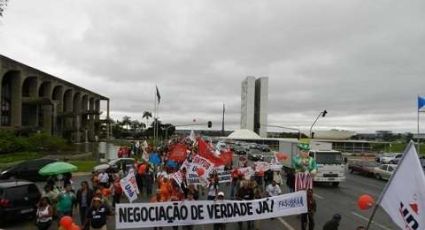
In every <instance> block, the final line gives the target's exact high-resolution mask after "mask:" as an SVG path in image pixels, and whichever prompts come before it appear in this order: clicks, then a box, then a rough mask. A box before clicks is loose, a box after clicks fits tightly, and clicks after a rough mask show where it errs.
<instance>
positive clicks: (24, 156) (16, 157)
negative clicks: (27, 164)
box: [0, 152, 44, 164]
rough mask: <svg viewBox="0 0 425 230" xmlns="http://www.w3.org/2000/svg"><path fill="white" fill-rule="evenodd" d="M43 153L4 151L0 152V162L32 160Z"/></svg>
mask: <svg viewBox="0 0 425 230" xmlns="http://www.w3.org/2000/svg"><path fill="white" fill-rule="evenodd" d="M43 156H44V155H43V154H41V153H36V152H18V153H6V154H0V164H8V163H13V162H19V161H27V160H33V159H37V158H41V157H43Z"/></svg>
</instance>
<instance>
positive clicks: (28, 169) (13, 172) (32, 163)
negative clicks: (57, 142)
mask: <svg viewBox="0 0 425 230" xmlns="http://www.w3.org/2000/svg"><path fill="white" fill-rule="evenodd" d="M53 162H56V160H52V159H37V160H29V161H25V162H22V163H19V164H17V165H15V166H12V167H10V168H8V169H5V170H3V171H2V172H1V173H0V179H2V180H4V179H9V178H16V179H23V180H29V181H44V180H46V179H47V177H46V176H41V175H40V174H39V173H38V171H39V170H40V169H41V168H43V167H44V166H45V165H47V164H50V163H53Z"/></svg>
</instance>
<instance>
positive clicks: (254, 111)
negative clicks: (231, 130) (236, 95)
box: [241, 77, 269, 137]
mask: <svg viewBox="0 0 425 230" xmlns="http://www.w3.org/2000/svg"><path fill="white" fill-rule="evenodd" d="M268 85H269V78H268V77H260V78H255V77H246V78H245V80H244V81H242V90H241V92H242V95H241V129H248V130H252V131H254V132H256V133H257V134H258V135H260V136H261V137H267V109H268V93H269V92H268V91H269V86H268Z"/></svg>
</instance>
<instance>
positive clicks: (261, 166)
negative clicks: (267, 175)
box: [254, 161, 270, 172]
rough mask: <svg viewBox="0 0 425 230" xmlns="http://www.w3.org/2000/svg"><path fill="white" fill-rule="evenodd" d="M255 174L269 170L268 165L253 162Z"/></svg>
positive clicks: (267, 163) (266, 163)
mask: <svg viewBox="0 0 425 230" xmlns="http://www.w3.org/2000/svg"><path fill="white" fill-rule="evenodd" d="M254 165H255V172H265V171H268V170H270V163H269V162H265V161H257V162H254Z"/></svg>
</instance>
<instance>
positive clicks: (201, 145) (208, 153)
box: [198, 139, 229, 166]
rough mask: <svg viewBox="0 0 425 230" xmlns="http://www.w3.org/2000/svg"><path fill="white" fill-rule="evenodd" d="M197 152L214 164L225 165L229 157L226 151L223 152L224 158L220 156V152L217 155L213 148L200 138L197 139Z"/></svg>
mask: <svg viewBox="0 0 425 230" xmlns="http://www.w3.org/2000/svg"><path fill="white" fill-rule="evenodd" d="M198 154H199V155H200V156H201V157H204V158H206V159H208V160H209V161H211V162H212V163H213V164H214V165H215V166H219V165H225V164H226V161H228V158H229V156H228V155H229V154H228V153H227V154H225V156H224V158H222V157H221V155H222V154H221V155H220V156H219V157H217V156H216V155H215V154H214V149H212V147H211V146H209V145H208V143H206V142H205V141H204V140H202V139H198Z"/></svg>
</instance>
